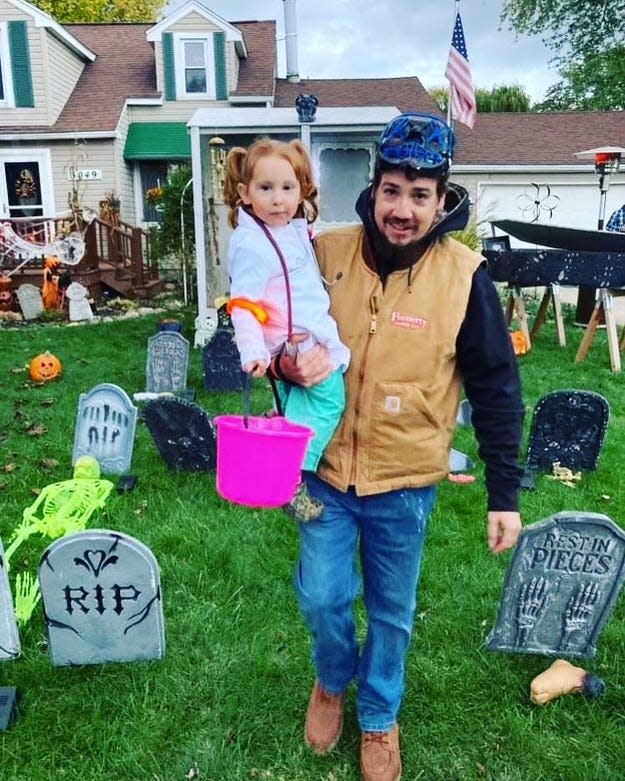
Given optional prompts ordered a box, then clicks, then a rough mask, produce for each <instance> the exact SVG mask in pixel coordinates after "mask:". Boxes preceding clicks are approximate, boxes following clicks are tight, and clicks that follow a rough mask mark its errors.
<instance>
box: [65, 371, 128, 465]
mask: <svg viewBox="0 0 625 781" xmlns="http://www.w3.org/2000/svg"><path fill="white" fill-rule="evenodd" d="M136 426H137V408H136V407H135V406H133V404H132V402H131V400H130V398H129V396H128V394H127V393H126V392H125V391H124V390H122V388H120V387H118V386H117V385H112V384H111V383H108V382H104V383H102V384H101V385H96V386H95V387H93V388H92V389H91V390H90V391H89V392H88V393H81V394H80V398H79V399H78V413H77V415H76V430H75V432H74V450H73V452H72V464H75V463H76V461H77V460H78V459H79V458H80V456H93V457H94V458H95V459H96V460H97V461H98V463H99V464H100V469H101V470H102V472H103V473H104V474H118V475H121V474H124V473H125V472H127V471H128V470H129V469H130V462H131V460H132V449H133V447H134V441H135V429H136Z"/></svg>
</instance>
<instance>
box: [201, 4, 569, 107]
mask: <svg viewBox="0 0 625 781" xmlns="http://www.w3.org/2000/svg"><path fill="white" fill-rule="evenodd" d="M202 2H203V3H204V4H205V5H206V6H207V7H208V8H210V9H211V10H212V11H215V12H216V13H218V14H219V15H220V16H222V17H223V18H224V19H227V20H228V21H243V20H246V19H275V20H276V21H277V24H278V37H279V38H280V37H281V36H283V34H284V25H283V19H284V3H283V0H202ZM501 6H502V0H462V2H461V3H460V13H461V16H462V23H463V26H464V32H465V38H466V42H467V49H468V54H469V61H470V63H471V69H472V73H473V83H474V84H475V86H476V87H483V88H486V89H489V88H491V87H493V86H494V85H496V84H520V85H521V86H522V87H523V88H524V89H525V90H526V91H527V92H528V93H529V94H530V95H531V97H532V98H533V99H534V100H539V99H541V98H542V97H543V96H544V93H545V90H546V88H547V87H548V86H549V85H550V84H552V83H554V82H555V81H556V80H557V74H556V72H555V71H553V70H550V68H549V66H548V61H549V59H550V52H549V50H547V49H546V47H545V46H544V44H543V43H542V42H541V40H540V38H538V37H536V38H528V37H523V38H522V39H519V40H516V39H515V36H514V33H512V32H510V31H508V30H507V29H499V27H500V23H499V14H500V11H501ZM454 13H455V2H454V0H297V39H298V47H297V49H298V66H299V67H298V70H299V74H300V76H301V77H302V78H307V77H308V78H333V77H373V76H418V77H419V79H420V80H421V82H422V83H423V85H424V86H425V87H426V88H430V87H433V86H437V85H446V83H447V82H446V81H445V78H444V71H445V64H446V61H447V55H448V53H449V45H450V43H451V33H452V29H453V21H454ZM278 53H279V58H280V59H279V68H280V72H279V75H280V76H285V75H286V71H285V63H284V41H283V40H279V41H278Z"/></svg>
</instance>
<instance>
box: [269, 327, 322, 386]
mask: <svg viewBox="0 0 625 781" xmlns="http://www.w3.org/2000/svg"><path fill="white" fill-rule="evenodd" d="M307 338H308V335H307V334H293V337H292V339H291V343H292V344H299V343H300V342H304V341H306V339H307ZM279 360H280V371H281V372H282V374H284V376H285V377H286V378H287V380H289V382H292V383H294V384H295V385H301V386H302V387H304V388H311V387H312V386H313V385H319V383H320V382H323V381H324V380H327V379H328V377H329V376H330V375H331V374H332V363H331V361H330V353H329V352H328V349H327V348H326V347H324V346H323V345H321V344H316V345H315V346H314V347H313V348H311V349H310V350H307V351H306V352H305V353H297V354H296V355H295V356H294V357H293V356H291V355H289V354H288V353H282V355H281V356H280V359H279Z"/></svg>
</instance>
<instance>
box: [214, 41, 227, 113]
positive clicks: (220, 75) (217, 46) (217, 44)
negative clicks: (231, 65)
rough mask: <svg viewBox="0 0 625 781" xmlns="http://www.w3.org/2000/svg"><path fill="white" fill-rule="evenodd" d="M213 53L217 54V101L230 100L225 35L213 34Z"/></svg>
mask: <svg viewBox="0 0 625 781" xmlns="http://www.w3.org/2000/svg"><path fill="white" fill-rule="evenodd" d="M213 52H214V54H215V98H216V99H217V100H228V85H227V83H226V36H225V34H224V33H213Z"/></svg>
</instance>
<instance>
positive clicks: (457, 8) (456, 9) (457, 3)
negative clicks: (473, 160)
mask: <svg viewBox="0 0 625 781" xmlns="http://www.w3.org/2000/svg"><path fill="white" fill-rule="evenodd" d="M459 12H460V0H455V2H454V21H453V26H452V28H451V29H452V30H453V29H454V26H455V24H456V17H457V16H458V13H459ZM453 122H454V121H453V119H452V116H451V82H449V83H448V85H447V124H448V125H449V127H450V128H452V129H453Z"/></svg>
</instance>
